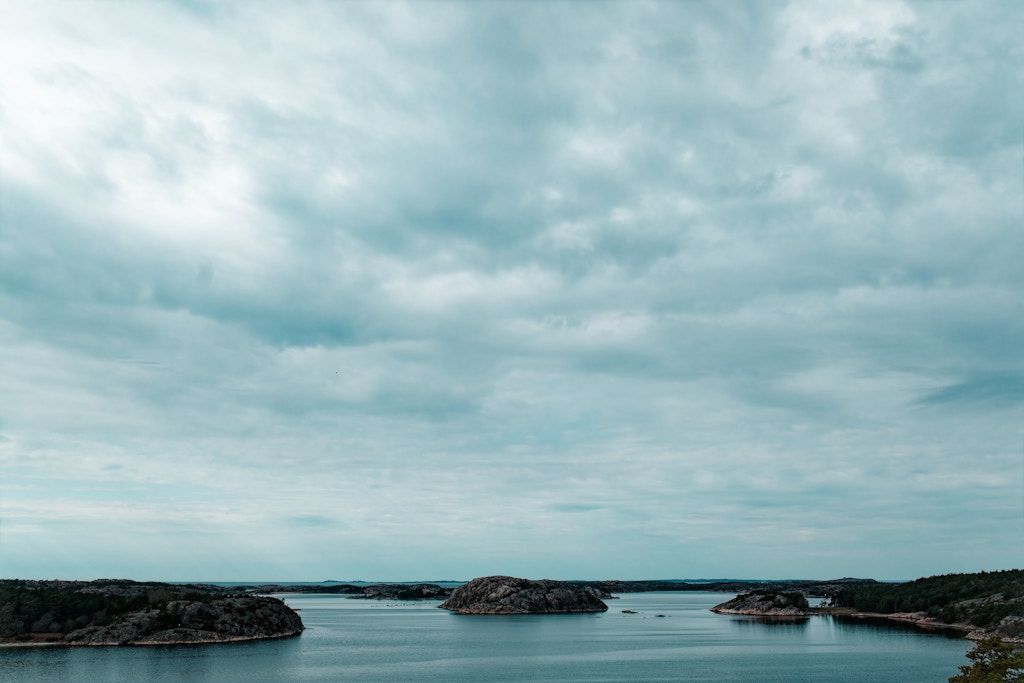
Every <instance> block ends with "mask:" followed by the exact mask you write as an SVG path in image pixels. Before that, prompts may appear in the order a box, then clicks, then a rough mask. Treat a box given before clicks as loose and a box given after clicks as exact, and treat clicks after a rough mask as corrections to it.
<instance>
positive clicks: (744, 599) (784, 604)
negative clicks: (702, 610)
mask: <svg viewBox="0 0 1024 683" xmlns="http://www.w3.org/2000/svg"><path fill="white" fill-rule="evenodd" d="M711 611H712V612H717V613H718V614H749V615H752V616H760V617H803V616H807V615H809V614H811V611H810V606H809V605H808V604H807V597H806V596H804V594H803V593H799V592H796V591H792V592H787V593H777V592H773V591H753V592H750V593H744V594H743V595H738V596H736V597H735V598H733V599H732V600H729V601H727V602H723V603H721V604H720V605H715V606H714V607H712V608H711Z"/></svg>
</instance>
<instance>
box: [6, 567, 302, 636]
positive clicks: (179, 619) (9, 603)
mask: <svg viewBox="0 0 1024 683" xmlns="http://www.w3.org/2000/svg"><path fill="white" fill-rule="evenodd" d="M302 630H303V625H302V619H300V618H299V615H298V614H297V613H296V612H295V611H294V610H292V609H291V608H290V607H288V606H287V605H285V604H284V603H283V602H282V601H280V600H278V599H276V598H271V597H264V596H254V595H242V594H238V593H236V592H233V591H231V590H228V589H224V588H220V587H217V586H200V585H177V584H166V583H139V582H135V581H124V580H107V579H104V580H99V581H20V580H4V581H0V645H8V646H10V645H174V644H186V643H187V644H197V643H226V642H237V641H245V640H261V639H267V638H285V637H289V636H297V635H299V634H300V633H301V632H302Z"/></svg>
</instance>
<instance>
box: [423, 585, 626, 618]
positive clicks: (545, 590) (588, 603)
mask: <svg viewBox="0 0 1024 683" xmlns="http://www.w3.org/2000/svg"><path fill="white" fill-rule="evenodd" d="M605 597H608V594H607V593H604V592H603V591H601V590H599V589H597V588H594V587H591V586H581V585H579V584H575V583H570V582H566V581H551V580H540V581H532V580H530V579H519V578H515V577H511V576H484V577H481V578H478V579H473V580H472V581H470V582H469V583H467V584H465V585H463V586H459V587H458V588H456V589H455V590H454V591H452V594H451V597H449V598H448V599H447V600H446V601H445V602H444V603H442V604H441V607H442V608H443V609H447V610H451V611H453V612H456V613H458V614H570V613H582V612H606V611H607V610H608V605H606V604H604V602H603V601H602V598H605Z"/></svg>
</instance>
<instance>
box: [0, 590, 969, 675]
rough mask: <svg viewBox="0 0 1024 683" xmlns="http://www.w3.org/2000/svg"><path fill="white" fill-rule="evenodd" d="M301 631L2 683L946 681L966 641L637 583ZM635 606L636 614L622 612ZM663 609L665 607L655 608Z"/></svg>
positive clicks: (363, 613)
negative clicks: (771, 615) (466, 611)
mask: <svg viewBox="0 0 1024 683" xmlns="http://www.w3.org/2000/svg"><path fill="white" fill-rule="evenodd" d="M278 597H281V598H283V599H285V600H286V601H287V602H288V604H290V605H291V606H292V607H294V608H297V609H299V610H301V612H300V614H301V615H302V619H303V621H304V622H305V624H306V632H305V633H303V634H302V636H301V637H299V638H290V639H285V640H276V641H265V642H257V643H241V644H234V645H215V646H205V647H203V646H196V647H174V648H172V647H156V648H114V647H110V648H33V649H7V650H0V681H88V682H90V683H95V682H97V681H110V682H112V683H119V682H122V681H148V680H153V681H186V680H187V681H247V682H251V681H309V680H314V681H338V680H378V681H414V680H433V681H458V680H463V681H485V680H486V681H503V680H507V681H569V680H588V681H676V680H687V681H786V682H800V681H898V682H900V683H906V682H909V681H945V680H946V679H947V677H949V676H950V675H952V674H954V673H956V671H957V666H959V665H960V664H963V663H965V662H966V660H965V659H964V653H966V652H967V650H969V649H970V643H968V642H967V641H966V640H963V639H961V638H952V637H947V636H942V635H934V634H926V633H923V632H920V631H917V630H915V629H913V628H911V627H907V626H902V625H874V624H868V623H862V622H851V621H848V620H839V619H834V618H832V617H811V618H809V619H804V620H800V621H791V622H779V623H766V622H764V621H762V620H758V619H755V618H749V617H733V616H725V615H717V614H713V613H711V612H709V611H708V608H709V607H711V606H712V605H715V604H717V603H719V602H722V601H723V600H725V599H726V598H728V597H731V596H729V595H724V594H722V593H696V592H694V593H633V594H627V595H623V596H621V598H620V599H618V600H610V601H608V603H609V607H610V609H609V611H608V612H607V613H604V614H596V615H590V614H581V615H575V614H573V615H543V616H540V615H537V616H508V617H501V616H459V615H455V614H451V613H449V612H447V611H445V610H440V609H436V605H437V604H438V603H437V602H404V603H397V602H376V601H368V600H351V599H348V598H345V597H341V596H328V595H298V594H289V595H282V596H278ZM623 609H632V610H636V611H637V612H639V614H622V613H621V610H623ZM656 614H664V615H665V617H664V618H658V617H656V616H655V615H656Z"/></svg>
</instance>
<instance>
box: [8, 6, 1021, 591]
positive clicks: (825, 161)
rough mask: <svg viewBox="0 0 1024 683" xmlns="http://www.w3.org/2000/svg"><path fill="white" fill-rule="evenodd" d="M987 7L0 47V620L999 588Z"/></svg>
mask: <svg viewBox="0 0 1024 683" xmlns="http://www.w3.org/2000/svg"><path fill="white" fill-rule="evenodd" d="M1022 26H1024V6H1022V5H1021V4H1020V3H1017V2H1002V3H1001V2H990V3H984V4H977V3H960V2H928V3H920V4H918V3H904V2H897V1H892V2H890V1H885V2H846V3H822V2H807V3H804V2H793V3H781V2H756V3H741V2H730V3H719V2H707V3H699V2H686V3H647V2H622V3H612V4H604V3H578V2H570V3H557V2H553V3H539V2H538V3H523V4H504V3H500V2H489V3H469V2H465V3H437V2H422V3H413V4H402V3H386V2H373V3H354V2H353V3H317V2H304V3H284V2H264V3H247V2H239V3H215V4H214V3H205V2H178V3H170V2H168V3H164V2H138V3H102V4H101V3H93V2H76V3H67V2H59V3H48V2H31V3H28V2H14V1H9V2H3V3H2V4H0V63H2V64H3V65H4V67H3V69H0V576H5V577H25V578H86V579H88V578H98V577H129V578H136V579H156V580H161V579H162V580H225V581H227V580H238V581H250V580H252V581H257V580H296V581H303V580H317V581H319V580H326V579H337V580H359V579H363V580H373V579H377V580H410V579H466V578H471V577H473V576H479V575H486V574H512V575H519V576H527V577H533V578H541V577H548V578H623V579H628V578H668V577H676V578H695V577H705V578H717V577H737V578H783V577H790V578H795V577H802V578H829V577H838V576H870V577H875V578H889V579H904V578H915V577H917V576H925V575H931V574H937V573H944V572H954V571H977V570H983V569H985V570H991V569H1003V568H1011V567H1022V566H1024V420H1022V418H1024V178H1022V172H1024V130H1022V125H1021V121H1022V119H1024V117H1022V115H1024V98H1022V97H1021V92H1024V88H1022V86H1024V83H1022V82H1021V81H1022V73H1024V69H1022V64H1024V59H1022V57H1024V47H1022V45H1024V43H1022V42H1021V41H1020V35H1021V28H1022Z"/></svg>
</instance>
